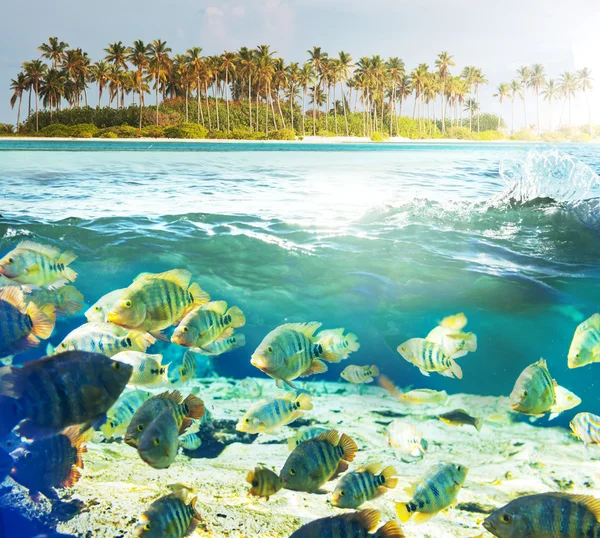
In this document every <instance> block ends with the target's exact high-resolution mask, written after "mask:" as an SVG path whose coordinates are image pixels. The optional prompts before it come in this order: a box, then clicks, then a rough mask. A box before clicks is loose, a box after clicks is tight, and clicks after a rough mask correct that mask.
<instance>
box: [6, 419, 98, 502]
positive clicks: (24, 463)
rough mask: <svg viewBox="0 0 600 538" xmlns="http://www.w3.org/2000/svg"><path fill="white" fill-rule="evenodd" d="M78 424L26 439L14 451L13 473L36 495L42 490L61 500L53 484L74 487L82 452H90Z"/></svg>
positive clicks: (52, 497) (13, 475) (14, 477)
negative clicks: (51, 433) (31, 440)
mask: <svg viewBox="0 0 600 538" xmlns="http://www.w3.org/2000/svg"><path fill="white" fill-rule="evenodd" d="M83 443H84V438H83V437H82V435H81V432H80V430H79V427H78V426H71V427H70V428H67V429H65V430H63V431H62V432H61V433H60V434H58V435H54V436H52V437H47V438H45V439H40V440H37V441H33V442H30V443H24V444H22V445H21V446H20V447H19V448H17V449H16V450H14V451H13V452H12V453H11V457H12V458H13V461H14V466H13V469H12V471H11V473H10V476H11V478H12V479H13V480H15V481H16V482H18V483H19V484H21V485H22V486H25V487H26V488H27V489H29V494H30V495H31V496H32V497H33V498H36V497H37V495H38V494H39V493H42V494H43V495H45V496H46V497H47V498H48V499H51V500H58V496H57V494H56V492H55V491H54V489H53V488H71V487H73V486H74V485H75V483H76V482H77V481H78V480H79V479H80V478H81V473H80V472H79V469H78V467H79V468H80V469H83V460H82V459H81V458H82V454H84V453H85V452H87V448H86V447H85V445H84V444H83Z"/></svg>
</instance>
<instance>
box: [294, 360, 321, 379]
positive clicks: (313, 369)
mask: <svg viewBox="0 0 600 538" xmlns="http://www.w3.org/2000/svg"><path fill="white" fill-rule="evenodd" d="M327 370H328V368H327V365H326V364H325V363H324V362H323V361H320V360H319V359H313V361H312V362H311V363H310V368H309V369H308V370H306V372H304V373H303V374H302V375H301V376H300V377H308V376H309V375H313V374H323V373H325V372H326V371H327Z"/></svg>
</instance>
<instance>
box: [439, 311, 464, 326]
mask: <svg viewBox="0 0 600 538" xmlns="http://www.w3.org/2000/svg"><path fill="white" fill-rule="evenodd" d="M466 325H467V316H465V315H464V313H463V312H459V313H458V314H454V315H452V316H446V317H445V318H444V319H442V321H440V327H444V328H446V329H453V330H455V331H460V330H462V329H464V327H465V326H466Z"/></svg>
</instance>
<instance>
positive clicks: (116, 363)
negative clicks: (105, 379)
mask: <svg viewBox="0 0 600 538" xmlns="http://www.w3.org/2000/svg"><path fill="white" fill-rule="evenodd" d="M112 367H113V370H117V372H118V371H119V370H120V369H121V363H120V362H117V361H114V362H113V365H112Z"/></svg>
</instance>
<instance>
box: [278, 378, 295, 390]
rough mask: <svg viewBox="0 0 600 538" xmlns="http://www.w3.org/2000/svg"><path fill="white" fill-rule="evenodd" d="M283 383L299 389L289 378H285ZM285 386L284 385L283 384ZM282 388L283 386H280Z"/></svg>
mask: <svg viewBox="0 0 600 538" xmlns="http://www.w3.org/2000/svg"><path fill="white" fill-rule="evenodd" d="M282 382H283V383H285V384H286V385H287V386H288V387H290V388H291V389H294V390H297V387H296V385H294V384H293V383H292V382H291V381H289V380H288V379H283V380H282ZM282 386H283V385H282ZM279 388H282V387H279Z"/></svg>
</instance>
